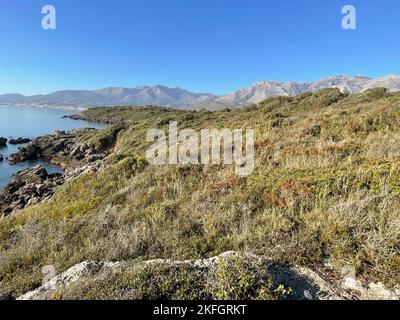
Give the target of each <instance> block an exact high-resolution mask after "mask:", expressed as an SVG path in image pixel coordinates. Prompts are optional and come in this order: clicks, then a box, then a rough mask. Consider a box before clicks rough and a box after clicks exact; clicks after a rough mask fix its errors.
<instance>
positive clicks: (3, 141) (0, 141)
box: [0, 137, 7, 147]
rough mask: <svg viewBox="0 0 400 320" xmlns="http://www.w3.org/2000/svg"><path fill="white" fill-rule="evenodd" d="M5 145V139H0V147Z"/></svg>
mask: <svg viewBox="0 0 400 320" xmlns="http://www.w3.org/2000/svg"><path fill="white" fill-rule="evenodd" d="M6 145H7V139H6V138H3V137H0V147H5V146H6Z"/></svg>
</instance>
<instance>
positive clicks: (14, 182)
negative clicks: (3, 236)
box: [0, 115, 112, 219]
mask: <svg viewBox="0 0 400 320" xmlns="http://www.w3.org/2000/svg"><path fill="white" fill-rule="evenodd" d="M63 118H70V119H72V120H83V119H80V118H79V116H78V115H73V116H71V117H69V116H63ZM86 121H88V122H93V123H100V122H97V121H93V119H90V120H89V119H88V120H86ZM100 131H101V129H96V128H81V129H72V130H69V131H63V130H54V131H52V132H50V133H48V134H46V135H43V136H39V137H36V138H34V139H32V140H31V141H30V142H29V143H27V144H23V145H20V146H19V147H18V149H17V151H16V152H15V153H10V154H8V155H7V156H5V157H4V161H7V162H8V165H10V166H16V165H19V164H26V163H29V161H40V162H41V163H38V164H37V165H34V166H32V167H29V168H26V169H22V170H18V171H17V172H15V173H14V174H13V176H12V177H11V178H10V180H9V181H8V182H7V183H6V184H5V185H3V186H1V187H0V219H1V217H4V216H8V215H10V214H13V213H15V212H16V211H18V210H21V209H24V208H26V207H29V206H31V205H33V204H37V203H40V202H42V201H45V200H46V199H50V198H51V197H52V195H53V194H54V192H55V191H56V189H57V188H58V187H59V186H61V185H62V184H64V183H65V182H66V181H68V180H70V179H73V178H75V177H78V176H79V175H81V174H83V173H86V172H95V171H98V170H100V169H101V168H104V167H105V166H106V165H105V161H104V160H105V158H106V157H107V156H108V155H109V153H110V150H111V149H112V145H103V144H100V145H99V146H97V147H96V146H90V145H89V144H87V143H86V142H85V139H88V138H90V137H92V136H93V137H96V135H97V134H98V133H99V132H100ZM45 165H48V166H54V167H55V168H57V170H56V172H54V173H48V170H47V169H46V167H45ZM60 171H61V172H60Z"/></svg>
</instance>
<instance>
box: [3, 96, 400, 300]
mask: <svg viewBox="0 0 400 320" xmlns="http://www.w3.org/2000/svg"><path fill="white" fill-rule="evenodd" d="M86 115H87V116H88V117H92V118H99V117H107V118H110V117H111V118H112V119H113V120H114V121H115V122H116V123H118V126H122V127H124V129H123V130H122V131H121V132H120V133H119V135H118V140H117V144H116V146H115V151H114V153H113V155H112V156H111V157H110V159H109V162H111V163H113V164H114V165H113V166H111V167H109V168H108V169H106V170H104V171H102V172H99V173H97V174H88V175H85V176H82V177H80V178H78V179H76V180H74V181H71V182H69V183H68V184H66V185H65V186H63V187H62V188H61V189H60V190H59V191H58V192H57V193H56V195H55V197H54V199H53V200H52V201H51V202H49V203H46V204H41V205H38V206H35V207H32V208H29V209H27V210H24V211H22V212H20V213H18V214H15V215H14V216H11V217H8V218H6V219H3V220H0V292H2V291H6V292H12V293H14V294H21V293H24V292H26V291H29V290H30V289H33V288H35V287H37V286H38V285H39V284H40V282H41V279H42V273H41V268H42V267H43V266H44V265H48V264H53V265H55V266H56V269H57V270H58V271H64V270H65V269H67V268H68V267H71V266H72V265H74V264H76V263H79V262H81V261H83V260H114V261H120V260H133V259H138V260H142V259H150V258H172V259H188V258H200V257H209V256H212V255H216V254H219V253H221V252H223V251H227V250H246V251H251V252H253V253H256V254H261V255H265V256H269V257H271V258H272V259H274V260H276V261H279V262H282V263H291V264H302V265H306V266H314V267H319V266H321V265H322V263H326V262H329V263H330V264H331V265H332V267H333V268H334V269H336V270H340V268H341V267H342V266H344V265H348V264H350V265H354V266H356V268H357V270H358V272H359V273H360V275H361V276H362V277H364V278H365V279H367V280H369V281H371V280H375V281H376V280H380V281H383V282H385V283H386V284H387V285H389V286H393V285H396V284H399V283H400V276H399V275H400V255H399V249H400V203H399V200H400V171H399V169H400V94H388V93H386V92H385V91H384V90H382V89H374V90H371V91H368V92H366V93H363V94H357V95H351V96H347V95H343V94H341V93H340V92H339V91H337V90H335V89H328V90H323V91H320V92H317V93H315V94H311V93H305V94H302V95H300V96H297V97H294V98H282V97H279V98H272V99H268V100H266V101H264V102H262V103H260V104H259V105H253V106H249V107H248V108H246V109H244V110H234V111H228V110H224V111H218V112H208V111H199V112H195V111H175V110H166V109H161V108H141V107H133V108H128V107H124V108H107V109H100V108H98V109H93V110H89V111H87V112H86ZM170 120H176V121H178V122H179V125H180V127H181V128H184V127H190V128H194V129H198V130H199V129H201V128H222V127H228V128H229V127H230V128H254V129H255V131H256V169H255V171H254V173H253V174H252V175H251V176H249V177H247V178H243V177H238V176H236V175H235V174H234V170H233V168H232V167H231V166H209V167H204V168H203V167H201V166H191V167H190V166H165V167H153V166H149V165H146V162H145V161H144V152H145V150H146V147H147V145H146V141H145V139H146V132H147V130H148V129H149V128H154V127H164V128H166V126H167V124H168V122H169V121H170ZM111 132H112V130H110V129H109V132H108V133H107V132H103V133H100V134H96V135H95V136H90V137H89V136H88V137H84V138H83V140H82V141H86V142H87V143H91V144H96V143H99V141H102V140H103V139H107V135H108V134H111ZM98 296H101V294H99V295H98Z"/></svg>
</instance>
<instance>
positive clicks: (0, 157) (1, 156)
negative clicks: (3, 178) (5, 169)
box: [0, 153, 4, 162]
mask: <svg viewBox="0 0 400 320" xmlns="http://www.w3.org/2000/svg"><path fill="white" fill-rule="evenodd" d="M3 160H4V157H3V155H2V154H1V153H0V162H1V161H3Z"/></svg>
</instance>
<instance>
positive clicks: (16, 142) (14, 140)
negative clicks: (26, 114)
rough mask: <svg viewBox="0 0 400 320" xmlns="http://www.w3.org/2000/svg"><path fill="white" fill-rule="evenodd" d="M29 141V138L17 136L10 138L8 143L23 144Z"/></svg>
mask: <svg viewBox="0 0 400 320" xmlns="http://www.w3.org/2000/svg"><path fill="white" fill-rule="evenodd" d="M29 142H31V139H28V138H17V139H10V140H8V143H9V144H24V143H29Z"/></svg>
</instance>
